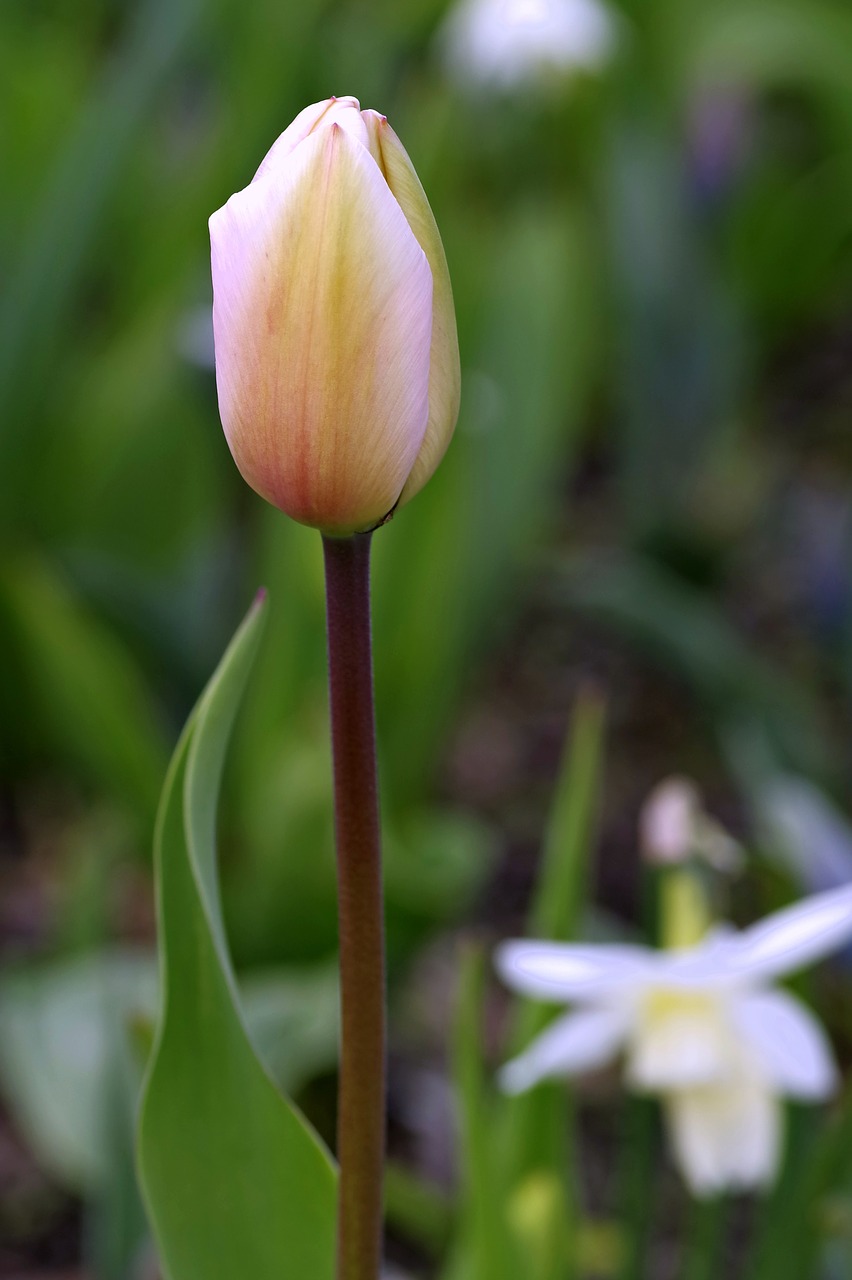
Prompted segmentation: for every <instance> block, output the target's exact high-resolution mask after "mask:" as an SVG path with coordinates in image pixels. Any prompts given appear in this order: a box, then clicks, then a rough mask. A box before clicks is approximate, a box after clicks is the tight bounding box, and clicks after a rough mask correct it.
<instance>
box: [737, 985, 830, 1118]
mask: <svg viewBox="0 0 852 1280" xmlns="http://www.w3.org/2000/svg"><path fill="white" fill-rule="evenodd" d="M734 1015H735V1018H736V1022H737V1026H738V1029H739V1032H740V1034H741V1035H742V1037H743V1040H744V1042H745V1043H747V1044H748V1045H749V1046H750V1047H751V1048H752V1049H753V1050H754V1053H755V1054H756V1055H757V1057H758V1058H759V1060H760V1064H761V1067H762V1070H763V1071H764V1073H765V1074H766V1078H767V1080H768V1081H769V1083H770V1084H771V1085H772V1086H773V1088H775V1089H777V1090H778V1092H779V1093H783V1094H788V1095H789V1096H790V1097H792V1098H804V1099H812V1100H818V1099H820V1098H827V1097H829V1095H830V1094H831V1093H833V1091H834V1088H835V1086H836V1083H837V1069H836V1067H835V1065H834V1057H833V1055H832V1052H831V1046H830V1044H829V1042H828V1037H827V1036H826V1034H825V1031H824V1030H823V1028H822V1027H821V1025H820V1024H819V1022H818V1021H817V1019H816V1018H815V1017H814V1015H813V1014H812V1013H811V1012H810V1010H809V1009H807V1008H806V1007H805V1005H803V1004H802V1003H801V1001H800V1000H797V999H796V998H795V997H794V996H791V995H789V994H788V993H787V992H786V991H762V992H757V993H755V994H754V995H744V996H742V997H740V998H739V999H738V1000H737V1001H736V1002H735V1008H734Z"/></svg>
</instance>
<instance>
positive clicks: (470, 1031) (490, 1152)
mask: <svg viewBox="0 0 852 1280" xmlns="http://www.w3.org/2000/svg"><path fill="white" fill-rule="evenodd" d="M460 970H461V972H460V987H459V1002H458V1008H457V1011H456V1018H455V1037H454V1038H455V1044H454V1077H455V1083H456V1089H457V1091H458V1093H457V1096H458V1106H459V1141H460V1148H461V1150H460V1159H461V1178H462V1186H461V1196H462V1202H461V1207H460V1218H459V1228H458V1237H459V1238H458V1241H457V1249H456V1252H455V1254H454V1255H453V1257H452V1258H451V1261H450V1267H449V1270H448V1273H447V1280H456V1278H457V1277H458V1280H461V1278H462V1277H464V1280H519V1278H520V1277H521V1276H525V1275H526V1274H527V1272H526V1270H525V1268H524V1266H523V1263H522V1260H521V1259H520V1258H519V1257H518V1255H517V1252H516V1243H515V1239H514V1237H513V1234H512V1231H511V1228H510V1225H509V1217H508V1199H507V1194H506V1187H505V1183H504V1181H503V1177H502V1169H501V1167H500V1161H499V1159H498V1158H497V1157H498V1151H497V1146H496V1143H495V1136H496V1135H495V1128H494V1118H495V1117H494V1099H493V1098H492V1097H491V1095H490V1091H489V1090H488V1088H487V1085H486V1079H485V1069H484V1063H483V1055H482V1035H481V1026H482V1004H483V994H484V991H485V955H484V953H483V952H482V950H481V949H480V948H478V947H473V946H471V947H469V948H468V949H467V950H466V951H465V953H464V954H463V955H462V957H461V965H460Z"/></svg>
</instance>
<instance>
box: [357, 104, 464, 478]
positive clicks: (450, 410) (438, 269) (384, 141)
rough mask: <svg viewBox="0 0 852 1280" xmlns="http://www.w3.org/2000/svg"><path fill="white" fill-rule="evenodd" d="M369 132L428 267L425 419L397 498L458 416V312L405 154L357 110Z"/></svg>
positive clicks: (433, 226)
mask: <svg viewBox="0 0 852 1280" xmlns="http://www.w3.org/2000/svg"><path fill="white" fill-rule="evenodd" d="M361 114H362V116H363V118H364V121H365V124H366V126H367V131H368V133H369V135H370V150H371V152H372V154H373V156H375V158H376V160H377V161H378V164H379V167H380V168H381V170H382V172H383V173H384V175H385V178H386V179H387V183H388V186H389V187H390V189H391V191H392V192H393V194H394V196H395V197H396V199H397V200H398V201H399V204H400V207H401V209H402V211H403V213H404V214H405V216H406V218H407V219H408V225H409V226H410V227H411V230H412V231H413V232H414V235H415V236H416V237H417V241H418V243H419V245H420V247H421V248H422V250H423V252H424V253H425V254H426V257H427V259H428V261H429V266H430V267H431V269H432V282H433V294H432V311H433V319H432V352H431V362H430V370H429V422H428V425H427V427H426V434H425V436H424V438H423V444H422V446H421V449H420V452H419V454H418V455H417V461H416V462H415V464H414V468H413V470H412V472H411V475H410V476H409V477H408V481H407V482H406V485H405V488H404V490H403V493H402V497H401V499H400V502H401V503H404V502H408V501H409V499H410V498H413V497H414V495H415V494H416V493H418V492H419V491H420V490H421V489H422V488H423V486H424V485H425V483H426V481H427V480H428V479H429V477H430V476H431V475H432V473H433V472H434V470H435V468H436V467H437V466H438V463H439V462H440V461H441V459H442V458H443V456H444V454H445V452H446V449H447V445H448V444H449V443H450V439H451V438H452V434H453V430H454V429H455V425H456V419H457V418H458V414H459V397H460V394H461V372H460V368H459V343H458V333H457V331H456V312H455V307H454V306H453V290H452V285H451V284H450V273H449V270H448V268H447V259H446V255H445V253H444V246H443V243H442V241H441V236H440V233H439V231H438V226H437V223H436V222H435V218H434V216H433V214H432V210H431V208H430V207H429V201H428V200H427V198H426V192H425V191H424V190H423V187H422V186H421V183H420V179H419V178H418V176H417V173H416V171H415V168H414V165H413V164H412V163H411V160H410V159H409V156H408V152H407V151H406V150H405V147H403V145H402V143H401V142H400V140H399V138H398V137H397V135H396V134H395V133H394V131H393V129H392V128H391V126H390V125H389V124H388V122H387V120H386V119H385V117H384V116H381V115H379V114H378V112H376V111H364V112H362V113H361Z"/></svg>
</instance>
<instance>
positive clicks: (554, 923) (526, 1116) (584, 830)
mask: <svg viewBox="0 0 852 1280" xmlns="http://www.w3.org/2000/svg"><path fill="white" fill-rule="evenodd" d="M603 741H604V705H603V702H602V700H601V698H600V696H599V695H598V694H597V693H596V692H594V691H593V690H591V689H588V690H584V691H583V692H582V693H581V695H580V697H579V698H578V700H577V704H576V709H575V713H574V717H573V724H572V729H571V733H570V736H569V739H568V742H567V744H566V748H565V751H564V755H563V760H562V766H561V769H560V773H559V777H558V779H557V786H556V794H555V796H554V800H553V806H552V810H551V814H550V819H549V821H548V826H547V832H546V835H545V842H544V849H543V851H542V864H541V871H540V873H539V878H538V885H537V888H536V892H535V897H534V900H533V903H532V906H531V909H530V913H529V924H528V929H527V932H528V934H529V936H530V937H531V938H546V939H552V940H554V941H560V942H561V941H567V940H569V939H571V938H573V937H575V936H576V934H577V930H578V928H579V925H580V917H581V912H582V906H583V900H584V897H585V893H586V879H587V871H588V866H589V859H590V853H591V849H592V846H593V843H594V837H595V834H596V825H597V813H598V802H599V795H600V789H601V775H602V766H603ZM560 1012H562V1011H561V1010H560ZM553 1016H554V1011H553V1009H552V1008H551V1007H549V1006H548V1005H546V1004H543V1003H542V1002H541V1001H536V1000H528V999H520V1000H518V1001H517V1004H516V1010H515V1017H514V1020H513V1024H512V1031H511V1035H510V1037H509V1043H510V1052H512V1053H516V1052H520V1051H521V1049H524V1048H526V1047H527V1046H528V1045H529V1043H530V1042H531V1041H532V1040H533V1039H534V1038H535V1037H536V1036H537V1035H538V1034H539V1033H540V1032H542V1031H543V1030H544V1029H545V1027H547V1025H548V1024H549V1023H550V1022H551V1021H552V1020H553ZM504 1124H505V1129H506V1141H507V1160H508V1178H509V1181H510V1184H511V1185H512V1186H513V1187H515V1188H517V1187H518V1186H520V1184H521V1183H522V1181H523V1180H524V1179H529V1178H530V1177H531V1175H538V1177H539V1178H541V1177H543V1176H544V1175H548V1174H549V1175H556V1176H557V1178H558V1181H559V1182H561V1183H563V1184H566V1190H565V1192H564V1193H563V1196H562V1212H561V1215H560V1217H561V1228H562V1231H563V1234H564V1235H565V1236H566V1237H570V1235H571V1234H572V1232H573V1231H576V1228H577V1223H576V1203H575V1201H576V1200H577V1194H576V1188H575V1187H574V1186H573V1185H572V1182H573V1169H574V1160H573V1155H574V1135H573V1130H574V1121H573V1103H572V1096H571V1092H570V1090H569V1087H568V1086H567V1084H566V1082H565V1081H564V1080H558V1081H546V1082H543V1083H542V1084H540V1085H539V1086H538V1087H537V1088H535V1089H531V1090H530V1091H529V1092H527V1093H523V1094H521V1095H519V1096H518V1097H514V1098H507V1099H506V1101H505V1109H504ZM543 1185H544V1184H543V1183H541V1184H540V1186H543ZM550 1185H553V1184H550ZM530 1203H531V1202H530ZM572 1219H574V1220H573V1221H572ZM547 1274H548V1275H549V1274H551V1273H550V1272H548V1273H547ZM553 1274H556V1275H560V1276H564V1275H565V1267H564V1264H563V1262H562V1260H561V1259H560V1261H559V1264H558V1267H557V1270H556V1271H555V1272H553Z"/></svg>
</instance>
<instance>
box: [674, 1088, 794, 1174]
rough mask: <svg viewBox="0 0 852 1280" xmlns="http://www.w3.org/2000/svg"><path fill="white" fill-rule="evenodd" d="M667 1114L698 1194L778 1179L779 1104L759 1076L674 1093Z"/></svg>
mask: <svg viewBox="0 0 852 1280" xmlns="http://www.w3.org/2000/svg"><path fill="white" fill-rule="evenodd" d="M666 1117H667V1121H668V1127H669V1132H670V1136H671V1142H672V1147H673V1150H674V1155H675V1159H676V1161H677V1164H678V1167H679V1168H680V1170H681V1173H682V1174H683V1176H684V1178H685V1179H686V1182H687V1183H688V1185H689V1187H690V1189H691V1190H692V1192H693V1193H694V1194H695V1195H696V1196H699V1197H704V1196H712V1195H717V1194H718V1193H719V1192H720V1191H726V1190H735V1189H745V1188H754V1187H762V1186H766V1185H768V1184H769V1183H771V1182H772V1180H773V1178H774V1177H775V1175H776V1173H777V1171H778V1164H779V1158H780V1150H781V1124H782V1113H781V1106H780V1103H779V1101H778V1098H777V1097H776V1096H775V1095H774V1094H773V1093H772V1091H771V1090H770V1089H769V1088H767V1087H766V1086H765V1085H764V1084H762V1083H761V1082H760V1081H759V1080H757V1079H756V1078H753V1077H751V1076H749V1075H745V1074H744V1075H742V1076H741V1077H740V1078H739V1079H737V1080H735V1081H734V1082H732V1083H731V1084H729V1085H717V1086H711V1087H708V1088H705V1089H691V1090H685V1091H683V1092H679V1093H671V1094H669V1095H667V1097H666Z"/></svg>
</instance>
